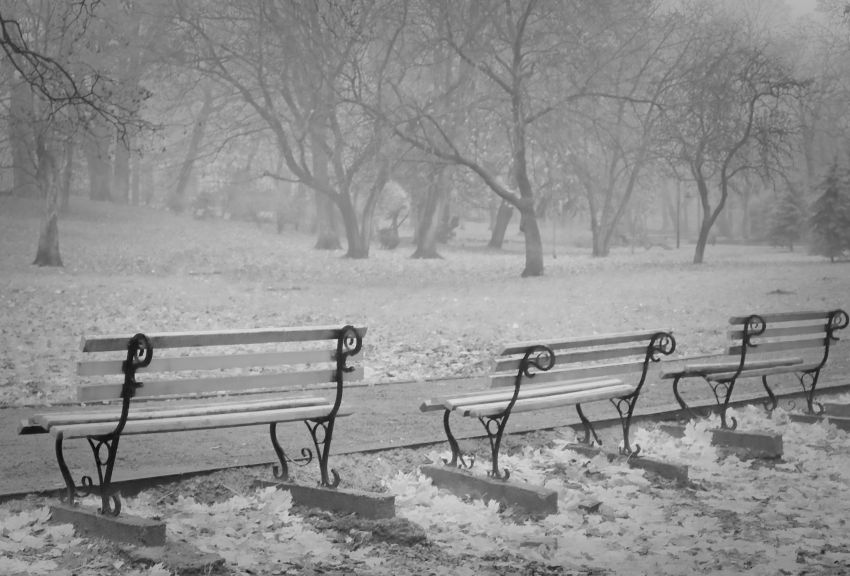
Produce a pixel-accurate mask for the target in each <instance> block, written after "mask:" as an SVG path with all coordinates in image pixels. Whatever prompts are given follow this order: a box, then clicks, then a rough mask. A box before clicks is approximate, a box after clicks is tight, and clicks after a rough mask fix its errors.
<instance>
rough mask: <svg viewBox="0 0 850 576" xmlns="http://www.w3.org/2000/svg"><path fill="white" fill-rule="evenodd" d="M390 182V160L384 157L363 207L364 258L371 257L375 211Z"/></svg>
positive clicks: (362, 236) (361, 233) (361, 239)
mask: <svg viewBox="0 0 850 576" xmlns="http://www.w3.org/2000/svg"><path fill="white" fill-rule="evenodd" d="M389 180H390V162H389V159H387V158H385V157H384V158H381V159H380V160H379V161H378V173H377V174H376V175H375V180H374V181H373V182H372V186H371V187H370V188H369V195H368V196H367V197H366V203H365V204H364V205H363V212H362V217H361V223H360V242H361V244H362V246H363V250H364V256H363V258H368V257H369V247H370V246H371V244H372V227H373V224H372V223H373V222H374V219H375V209H376V208H377V206H378V201H379V200H380V199H381V194H383V192H384V188H386V186H387V182H389ZM355 225H356V222H355ZM397 230H398V229H397V228H396V231H397ZM349 251H350V250H349Z"/></svg>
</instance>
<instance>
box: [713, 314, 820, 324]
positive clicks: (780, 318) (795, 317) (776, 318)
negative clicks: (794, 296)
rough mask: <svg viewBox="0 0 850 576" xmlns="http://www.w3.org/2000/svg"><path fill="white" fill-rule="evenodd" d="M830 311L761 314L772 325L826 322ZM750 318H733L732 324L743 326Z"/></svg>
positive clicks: (730, 319) (731, 319)
mask: <svg viewBox="0 0 850 576" xmlns="http://www.w3.org/2000/svg"><path fill="white" fill-rule="evenodd" d="M829 314H830V312H829V311H824V310H801V311H799V312H774V313H772V314H759V316H761V318H762V319H763V320H764V321H765V322H766V323H767V324H768V325H770V324H771V323H773V322H799V321H808V320H826V319H827V318H829ZM747 318H749V316H732V317H731V318H729V323H730V324H743V323H744V322H746V321H747Z"/></svg>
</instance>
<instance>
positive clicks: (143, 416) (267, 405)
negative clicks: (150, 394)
mask: <svg viewBox="0 0 850 576" xmlns="http://www.w3.org/2000/svg"><path fill="white" fill-rule="evenodd" d="M327 403H328V401H327V400H326V399H325V398H321V397H318V396H304V397H294V398H284V399H274V398H266V399H262V400H242V401H239V402H232V401H231V402H216V403H214V404H211V403H204V404H189V405H181V406H175V407H166V408H163V407H162V406H161V404H162V403H160V402H154V403H152V404H151V405H147V406H145V405H139V406H136V407H134V410H133V411H131V412H130V413H129V414H127V421H128V422H132V421H134V420H156V419H163V418H176V417H184V418H185V417H189V416H204V415H215V414H236V413H239V412H254V411H258V410H273V409H282V408H296V407H303V406H319V405H322V404H327ZM120 418H121V411H120V410H119V409H118V408H117V407H116V408H112V407H110V408H107V409H88V410H86V411H79V410H78V411H68V412H45V413H42V414H35V415H33V416H31V417H29V418H25V419H23V420H21V422H20V423H19V424H18V434H45V433H49V432H50V430H51V428H52V427H55V426H67V425H77V424H96V423H101V422H111V423H112V426H113V428H114V427H115V424H117V423H118V420H119V419H120Z"/></svg>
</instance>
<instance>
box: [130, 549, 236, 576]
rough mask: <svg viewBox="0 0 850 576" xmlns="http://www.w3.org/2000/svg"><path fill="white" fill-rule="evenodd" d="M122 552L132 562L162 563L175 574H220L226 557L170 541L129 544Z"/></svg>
mask: <svg viewBox="0 0 850 576" xmlns="http://www.w3.org/2000/svg"><path fill="white" fill-rule="evenodd" d="M120 550H121V553H122V554H123V555H124V556H125V557H126V558H127V559H128V560H129V561H130V562H132V563H134V564H136V563H140V564H145V565H148V566H153V565H154V564H162V565H163V566H165V567H166V568H167V569H168V570H170V571H171V572H172V573H174V574H218V573H219V572H218V571H219V570H220V569H221V567H222V566H224V558H222V557H221V556H219V555H218V554H213V553H212V552H201V551H200V550H198V549H197V548H195V547H194V546H192V545H191V544H188V543H186V542H168V543H166V544H165V545H164V546H127V545H124V546H122V547H121V548H120Z"/></svg>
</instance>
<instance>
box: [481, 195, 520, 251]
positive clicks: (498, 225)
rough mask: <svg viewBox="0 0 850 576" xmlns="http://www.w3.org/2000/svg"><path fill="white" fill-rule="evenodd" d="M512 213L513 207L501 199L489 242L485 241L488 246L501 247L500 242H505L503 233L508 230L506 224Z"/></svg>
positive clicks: (509, 220)
mask: <svg viewBox="0 0 850 576" xmlns="http://www.w3.org/2000/svg"><path fill="white" fill-rule="evenodd" d="M513 215H514V207H513V206H511V205H510V203H508V202H507V201H505V200H502V201H501V202H500V203H499V210H498V212H496V221H495V222H494V223H493V231H492V233H491V234H490V242H488V243H487V247H488V248H495V249H496V250H501V249H502V244H504V242H505V234H506V233H507V231H508V224H510V222H511V217H512V216H513Z"/></svg>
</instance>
